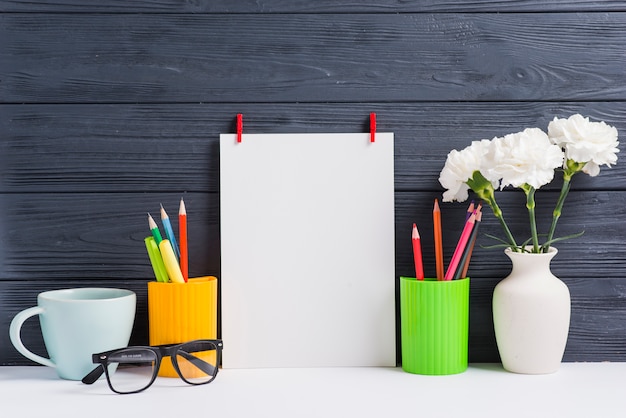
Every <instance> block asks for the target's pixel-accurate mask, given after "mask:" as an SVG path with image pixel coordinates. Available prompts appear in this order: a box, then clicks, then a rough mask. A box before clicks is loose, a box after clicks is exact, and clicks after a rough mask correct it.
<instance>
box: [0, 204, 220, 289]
mask: <svg viewBox="0 0 626 418" xmlns="http://www.w3.org/2000/svg"><path fill="white" fill-rule="evenodd" d="M181 197H184V199H185V205H186V208H187V213H188V237H189V243H190V245H189V274H190V275H191V276H192V277H193V276H198V275H217V274H218V273H219V268H220V265H219V257H220V255H219V221H218V214H219V197H218V195H217V194H215V193H208V194H207V193H205V194H198V193H185V194H183V193H175V194H167V193H150V194H145V193H135V194H124V193H110V194H90V193H86V194H80V193H67V194H54V193H47V194H46V193H41V194H25V195H20V194H10V195H5V196H3V198H2V200H0V205H1V206H2V208H1V213H0V219H2V220H3V221H5V224H4V225H2V226H3V228H2V229H0V237H1V238H0V260H2V262H1V263H0V280H2V279H7V278H9V279H22V280H25V281H28V280H58V281H64V280H71V279H82V280H120V279H125V280H127V279H150V278H154V274H153V272H152V269H151V267H150V261H149V259H148V256H147V253H146V249H145V244H144V242H143V240H144V238H145V237H147V236H150V230H149V229H148V219H147V213H148V212H152V215H153V217H154V218H155V220H157V221H158V222H159V224H160V218H159V209H160V207H159V205H160V204H163V206H164V207H165V209H166V210H167V212H168V215H169V216H170V218H171V222H172V225H173V226H176V225H178V221H177V214H178V206H179V202H180V198H181ZM161 231H162V232H163V229H162V227H161Z"/></svg>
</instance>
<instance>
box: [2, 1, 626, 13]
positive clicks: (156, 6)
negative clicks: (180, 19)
mask: <svg viewBox="0 0 626 418" xmlns="http://www.w3.org/2000/svg"><path fill="white" fill-rule="evenodd" d="M625 8H626V2H623V1H612V0H605V1H588V0H556V1H554V0H553V1H550V2H545V1H543V0H501V1H493V0H473V1H470V0H455V1H454V2H441V1H437V0H412V1H411V0H386V1H379V0H360V1H358V2H341V1H337V0H317V1H310V0H263V1H259V0H237V1H233V0H195V1H184V2H181V1H177V0H132V1H131V0H129V1H126V0H105V1H98V2H92V1H88V0H87V1H85V0H62V1H55V2H53V3H51V2H49V1H47V0H1V1H0V12H2V11H5V12H21V13H29V12H30V13H33V12H82V13H213V14H216V13H227V14H241V13H267V14H269V13H316V14H327V13H407V12H442V13H450V12H457V13H458V12H467V11H471V12H520V11H524V12H536V11H576V12H580V11H623V10H624V9H625Z"/></svg>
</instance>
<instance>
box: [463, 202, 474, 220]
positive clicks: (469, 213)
mask: <svg viewBox="0 0 626 418" xmlns="http://www.w3.org/2000/svg"><path fill="white" fill-rule="evenodd" d="M472 213H474V201H473V200H472V201H471V202H470V204H469V206H468V207H467V212H465V220H466V221H467V220H468V219H469V217H470V216H472Z"/></svg>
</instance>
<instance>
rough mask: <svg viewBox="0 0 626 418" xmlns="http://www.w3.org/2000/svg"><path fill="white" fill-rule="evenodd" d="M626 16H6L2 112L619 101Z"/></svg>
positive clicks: (0, 30)
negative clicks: (94, 106) (51, 107)
mask: <svg viewBox="0 0 626 418" xmlns="http://www.w3.org/2000/svg"><path fill="white" fill-rule="evenodd" d="M624 45H626V13H620V12H615V13H605V12H603V13H545V14H534V13H531V14H527V13H525V14H493V13H485V14H481V13H478V14H382V15H381V14H328V15H327V14H323V15H318V14H303V15H300V14H295V15H290V14H269V15H254V14H251V15H250V14H245V15H228V16H227V17H224V16H221V15H211V14H207V15H189V14H175V15H170V14H152V15H147V14H134V15H120V14H81V15H80V18H78V19H77V18H76V15H74V14H56V13H55V14H19V13H18V14H11V13H9V14H2V15H0V79H1V80H2V83H0V100H2V102H3V103H136V102H142V103H146V102H147V103H181V102H185V103H207V102H210V103H217V102H219V103H224V102H229V103H246V102H247V103H250V102H260V103H267V102H302V101H305V102H347V101H349V102H372V101H393V102H403V101H433V100H436V101H441V100H454V101H458V100H462V101H520V100H524V101H526V100H532V101H537V100H539V101H546V100H568V101H575V100H585V101H587V100H609V99H610V100H620V99H624V97H625V96H626V85H625V84H624V83H623V79H624V68H625V67H626V54H624Z"/></svg>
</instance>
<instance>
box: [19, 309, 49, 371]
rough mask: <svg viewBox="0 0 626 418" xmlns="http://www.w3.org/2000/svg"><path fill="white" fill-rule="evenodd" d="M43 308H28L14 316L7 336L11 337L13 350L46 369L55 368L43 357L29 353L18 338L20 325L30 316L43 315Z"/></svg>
mask: <svg viewBox="0 0 626 418" xmlns="http://www.w3.org/2000/svg"><path fill="white" fill-rule="evenodd" d="M43 311H44V310H43V308H41V307H39V306H34V307H32V308H28V309H25V310H23V311H22V312H20V313H18V314H17V315H15V317H14V318H13V320H12V321H11V327H10V328H9V336H10V337H11V342H12V343H13V346H15V349H16V350H17V351H19V352H20V353H21V354H22V355H23V356H24V357H26V358H28V359H30V360H32V361H34V362H36V363H39V364H43V365H44V366H48V367H56V365H55V364H54V363H53V362H52V361H51V360H50V359H47V358H45V357H41V356H38V355H37V354H35V353H33V352H31V351H29V350H28V349H27V348H26V347H24V344H23V343H22V339H21V338H20V331H21V329H22V325H23V324H24V322H26V320H27V319H28V318H30V317H31V316H35V315H39V314H41V313H43Z"/></svg>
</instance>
